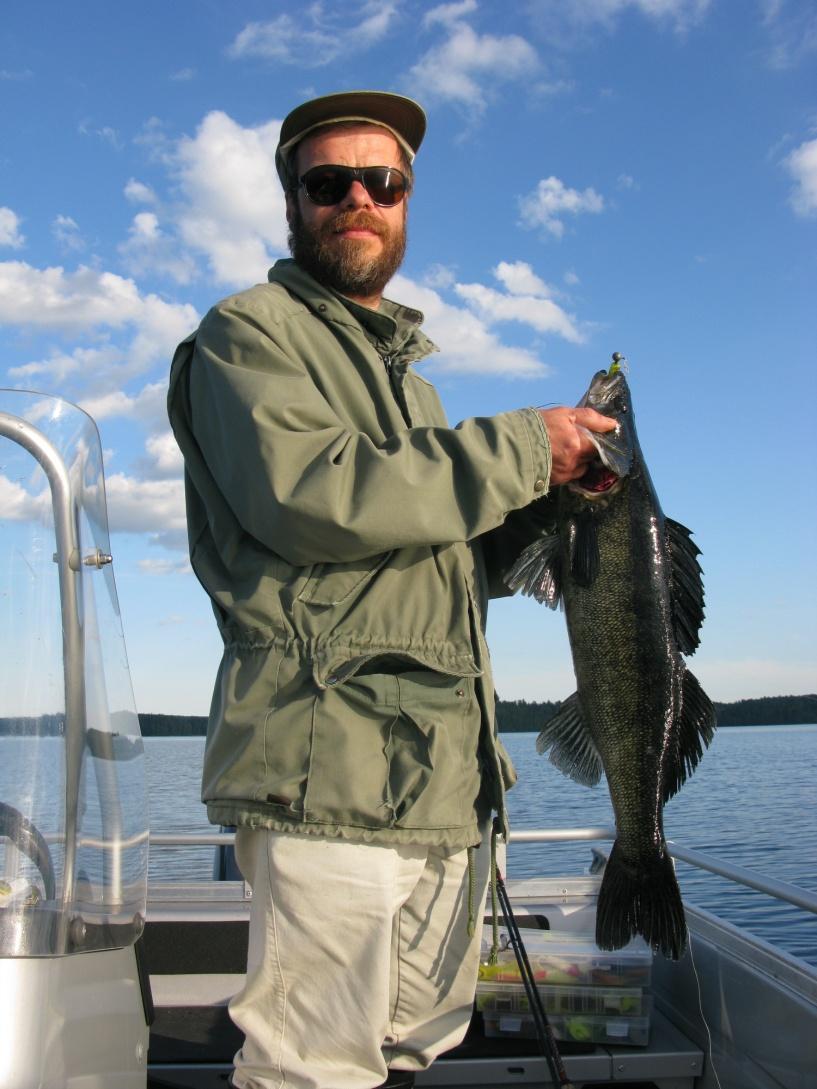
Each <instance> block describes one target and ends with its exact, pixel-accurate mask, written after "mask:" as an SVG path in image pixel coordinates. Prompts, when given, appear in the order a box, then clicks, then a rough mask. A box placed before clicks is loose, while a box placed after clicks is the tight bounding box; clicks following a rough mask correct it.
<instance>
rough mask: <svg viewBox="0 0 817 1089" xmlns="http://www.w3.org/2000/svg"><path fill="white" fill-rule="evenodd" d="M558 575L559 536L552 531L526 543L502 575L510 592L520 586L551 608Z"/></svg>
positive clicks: (558, 584) (556, 597)
mask: <svg viewBox="0 0 817 1089" xmlns="http://www.w3.org/2000/svg"><path fill="white" fill-rule="evenodd" d="M559 575H560V570H559V536H558V534H556V533H552V534H548V535H546V536H544V537H539V538H538V539H537V540H535V541H534V542H533V544H530V545H528V547H527V548H526V549H525V551H524V552H523V553H522V555H521V556H520V557H519V559H518V560H517V561H516V563H515V564H514V565H513V567H512V568H511V569H510V571H508V572H507V574H506V575H505V583H506V585H507V586H508V588H509V589H510V590H512V591H513V592H514V593H516V591H517V590H521V591H522V593H523V594H525V595H526V596H527V597H533V598H535V599H536V600H537V601H538V602H539V604H540V605H547V606H548V608H550V609H555V608H556V607H557V605H558V604H559V599H560V598H561V596H562V587H561V579H560V577H559Z"/></svg>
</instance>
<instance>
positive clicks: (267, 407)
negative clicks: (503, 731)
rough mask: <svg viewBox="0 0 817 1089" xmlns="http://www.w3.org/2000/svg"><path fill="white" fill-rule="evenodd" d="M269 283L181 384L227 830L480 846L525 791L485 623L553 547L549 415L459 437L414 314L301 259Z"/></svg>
mask: <svg viewBox="0 0 817 1089" xmlns="http://www.w3.org/2000/svg"><path fill="white" fill-rule="evenodd" d="M269 279H270V283H268V284H260V285H257V286H256V287H253V288H251V289H249V290H248V291H244V292H241V293H240V294H238V295H234V296H232V297H231V298H228V299H225V300H224V301H223V302H221V303H219V304H218V305H217V306H215V307H214V308H213V309H212V310H211V311H210V312H209V313H208V314H207V315H206V317H205V318H204V320H203V321H202V323H201V325H200V327H199V329H198V330H197V332H196V333H194V334H193V335H192V336H190V337H188V338H187V340H185V341H183V342H182V343H181V344H180V345H179V347H178V349H177V351H176V355H175V357H174V360H173V366H172V370H171V379H170V392H169V398H168V406H169V414H170V420H171V423H172V426H173V430H174V433H175V435H176V439H177V441H178V443H179V446H180V447H181V450H182V452H183V454H184V459H185V469H186V473H185V483H186V496H187V519H188V532H189V539H190V556H191V562H192V565H193V568H194V570H195V572H196V575H197V576H198V578H199V580H200V581H201V583H202V585H203V586H204V588H205V590H206V591H207V593H208V594H209V596H210V598H211V601H212V604H213V608H214V611H215V614H216V619H217V622H218V625H219V628H220V631H221V634H222V637H223V640H224V656H223V659H222V663H221V666H220V669H219V674H218V678H217V681H216V686H215V692H214V695H213V703H212V709H211V714H210V721H209V727H208V736H207V744H206V750H205V761H204V776H203V788H202V795H203V800H204V801H205V802H206V803H207V808H208V816H209V818H210V820H211V821H213V822H215V823H222V824H250V825H261V826H265V827H270V828H277V829H282V830H287V831H293V830H297V831H302V832H310V833H316V834H322V835H340V836H346V837H354V838H363V839H367V840H373V841H376V842H417V843H427V844H432V845H434V844H443V845H451V846H465V845H471V844H473V843H475V842H477V841H478V838H479V833H478V825H479V821H480V820H481V819H482V818H484V817H485V816H486V815H487V812H488V811H489V810H490V809H492V808H493V809H496V810H497V811H499V813H500V814H501V815H502V817H503V820H504V808H503V797H504V788H505V787H507V786H508V785H510V784H511V783H512V782H513V778H514V776H513V770H512V768H511V767H510V764H509V762H508V761H507V757H506V756H505V754H504V751H503V749H502V747H501V744H500V743H499V741H498V738H497V737H496V727H495V723H494V696H493V688H492V683H491V678H490V664H489V658H488V651H487V648H486V646H485V640H484V623H485V611H486V606H487V601H488V597H489V596H490V595H491V593H502V592H504V591H503V589H502V585H501V583H500V580H499V576H500V575H501V572H502V570H504V569H505V568H506V567H507V565H508V563H509V562H510V561H511V560H512V559H513V558H515V556H516V555H517V554H518V552H519V551H520V548H521V547H522V546H523V545H524V543H526V541H527V540H529V539H530V538H531V536H532V534H533V532H534V531H535V518H534V517H533V516H532V514H531V512H533V511H535V509H536V505H535V504H534V506H531V504H532V503H533V501H534V500H535V499H537V498H539V497H541V496H542V495H544V493H545V492H546V490H547V484H548V478H549V472H550V448H549V444H548V440H547V433H546V431H545V429H544V427H543V425H542V423H541V420H540V417H539V414H538V412H536V411H535V410H533V409H522V410H519V411H516V412H507V413H501V414H499V415H496V416H492V417H487V418H481V419H470V420H466V421H464V422H463V423H461V424H460V425H459V426H458V427H456V428H451V427H449V426H448V423H447V421H446V419H445V415H444V412H443V409H442V406H441V404H440V402H439V399H438V397H437V394H436V393H435V391H434V389H433V387H432V386H431V385H430V384H429V383H428V382H427V381H426V380H425V379H424V378H422V377H420V376H419V375H418V374H417V373H416V372H415V370H414V368H413V367H412V364H413V363H415V362H417V361H418V360H419V359H421V358H422V357H423V356H426V355H427V354H429V352H431V351H434V350H435V348H434V345H433V344H432V343H431V342H430V341H429V340H428V339H427V338H426V337H425V335H424V334H423V333H422V332H421V331H420V328H419V325H420V322H421V320H422V315H421V314H419V313H418V312H417V311H413V310H410V309H408V308H406V307H402V306H398V305H397V304H395V303H390V302H388V301H386V300H384V301H383V302H382V304H381V307H380V309H379V310H377V311H374V310H369V309H366V308H364V307H360V306H356V305H355V304H353V303H350V302H349V301H348V300H343V299H341V297H339V296H338V295H336V294H334V293H333V292H332V291H330V290H329V289H326V288H324V287H322V286H320V285H319V284H318V283H317V282H316V281H315V280H314V279H312V278H311V277H310V276H309V275H307V274H306V273H305V272H303V271H302V270H301V269H300V268H299V267H298V266H297V265H296V264H295V263H294V262H292V261H279V262H278V263H277V264H276V265H275V267H274V268H273V269H272V270H271V271H270V274H269ZM523 508H528V509H527V510H524V511H523ZM513 512H520V513H519V514H514V513H513Z"/></svg>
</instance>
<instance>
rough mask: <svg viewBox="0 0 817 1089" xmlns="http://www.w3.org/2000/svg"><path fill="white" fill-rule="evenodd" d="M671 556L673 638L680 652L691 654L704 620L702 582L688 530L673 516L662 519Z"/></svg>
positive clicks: (695, 548)
mask: <svg viewBox="0 0 817 1089" xmlns="http://www.w3.org/2000/svg"><path fill="white" fill-rule="evenodd" d="M664 524H665V526H666V539H667V547H668V548H669V553H670V558H671V561H672V562H671V578H672V613H673V623H674V627H675V640H676V642H677V644H678V649H679V650H680V652H681V653H682V654H694V653H695V651H696V649H697V647H698V643H699V642H700V631H701V624H703V619H704V584H703V579H702V577H701V565H700V564H699V563H698V556H700V554H701V551H700V549H699V548H698V547H697V545H695V544H694V543H693V541H692V536H691V533H690V530H688V529H687V528H686V526H682V525H681V523H680V522H675V521H673V519H672V518H666V519H665V520H664Z"/></svg>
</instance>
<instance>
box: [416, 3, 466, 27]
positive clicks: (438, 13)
mask: <svg viewBox="0 0 817 1089" xmlns="http://www.w3.org/2000/svg"><path fill="white" fill-rule="evenodd" d="M476 10H477V0H460V2H459V3H453V4H438V5H437V7H436V8H431V10H430V11H427V12H426V13H425V15H424V16H423V26H424V27H430V26H434V24H435V23H442V24H443V25H444V26H450V25H451V23H456V22H459V20H460V19H462V17H463V16H464V15H473V13H474V12H475V11H476Z"/></svg>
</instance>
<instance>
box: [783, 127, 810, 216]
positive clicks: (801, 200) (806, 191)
mask: <svg viewBox="0 0 817 1089" xmlns="http://www.w3.org/2000/svg"><path fill="white" fill-rule="evenodd" d="M785 166H786V167H787V169H788V171H789V173H790V174H791V175H792V177H793V178H794V181H795V189H794V191H793V193H792V195H791V205H792V207H793V208H794V210H795V212H796V213H797V215H799V216H813V215H817V139H815V140H806V142H805V143H803V144H801V145H800V147H798V148H795V150H794V151H792V152H791V154H790V155H788V156H787V157H786V159H785Z"/></svg>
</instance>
